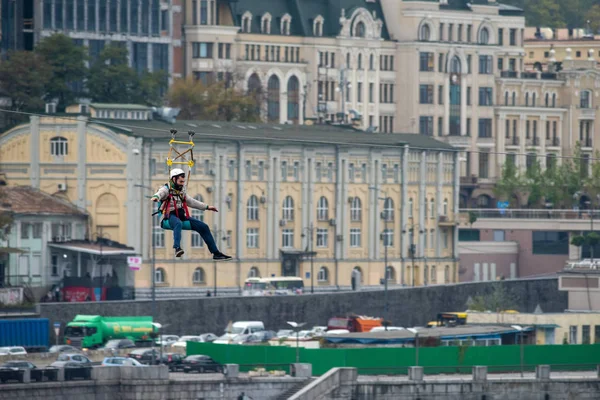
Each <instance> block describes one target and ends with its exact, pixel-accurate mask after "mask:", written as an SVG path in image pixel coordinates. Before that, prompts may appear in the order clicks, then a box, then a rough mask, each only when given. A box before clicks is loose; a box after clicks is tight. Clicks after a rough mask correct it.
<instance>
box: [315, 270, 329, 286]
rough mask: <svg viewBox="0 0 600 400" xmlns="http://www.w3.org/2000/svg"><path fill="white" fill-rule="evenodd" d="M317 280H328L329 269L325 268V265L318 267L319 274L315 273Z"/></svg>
mask: <svg viewBox="0 0 600 400" xmlns="http://www.w3.org/2000/svg"><path fill="white" fill-rule="evenodd" d="M317 281H319V282H329V270H328V269H327V267H321V268H320V269H319V274H318V275H317Z"/></svg>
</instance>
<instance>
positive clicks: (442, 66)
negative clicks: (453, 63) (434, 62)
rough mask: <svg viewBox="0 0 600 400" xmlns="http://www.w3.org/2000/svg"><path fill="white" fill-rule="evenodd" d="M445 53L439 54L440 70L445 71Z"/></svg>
mask: <svg viewBox="0 0 600 400" xmlns="http://www.w3.org/2000/svg"><path fill="white" fill-rule="evenodd" d="M444 69H445V68H444V54H443V53H440V54H438V72H444Z"/></svg>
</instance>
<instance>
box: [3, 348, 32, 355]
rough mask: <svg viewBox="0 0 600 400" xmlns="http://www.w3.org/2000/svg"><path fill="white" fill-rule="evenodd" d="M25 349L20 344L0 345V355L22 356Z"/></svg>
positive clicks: (24, 353)
mask: <svg viewBox="0 0 600 400" xmlns="http://www.w3.org/2000/svg"><path fill="white" fill-rule="evenodd" d="M24 355H27V351H26V350H25V348H24V347H21V346H10V347H0V356H24Z"/></svg>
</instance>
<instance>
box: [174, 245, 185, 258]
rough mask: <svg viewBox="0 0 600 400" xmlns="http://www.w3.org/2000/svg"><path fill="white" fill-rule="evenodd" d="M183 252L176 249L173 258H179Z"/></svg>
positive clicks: (179, 248)
mask: <svg viewBox="0 0 600 400" xmlns="http://www.w3.org/2000/svg"><path fill="white" fill-rule="evenodd" d="M183 253H184V251H183V250H182V249H181V247H178V248H176V249H175V257H177V258H179V257H181V256H182V255H183Z"/></svg>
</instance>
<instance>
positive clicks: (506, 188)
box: [494, 161, 523, 207]
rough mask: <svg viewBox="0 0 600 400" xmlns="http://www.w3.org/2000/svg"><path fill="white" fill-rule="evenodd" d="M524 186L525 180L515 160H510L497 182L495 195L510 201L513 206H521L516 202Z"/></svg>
mask: <svg viewBox="0 0 600 400" xmlns="http://www.w3.org/2000/svg"><path fill="white" fill-rule="evenodd" d="M522 188H523V180H522V178H521V176H520V175H519V171H518V169H517V167H516V165H515V164H514V163H513V162H510V161H508V162H507V163H506V164H504V167H503V168H502V174H501V176H500V179H499V180H498V181H497V182H496V187H495V188H494V195H495V196H496V197H498V198H499V199H502V200H504V201H509V202H510V206H511V207H519V206H520V205H519V204H514V203H515V200H514V199H515V197H516V196H517V195H518V193H519V192H520V191H521V189H522Z"/></svg>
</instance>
